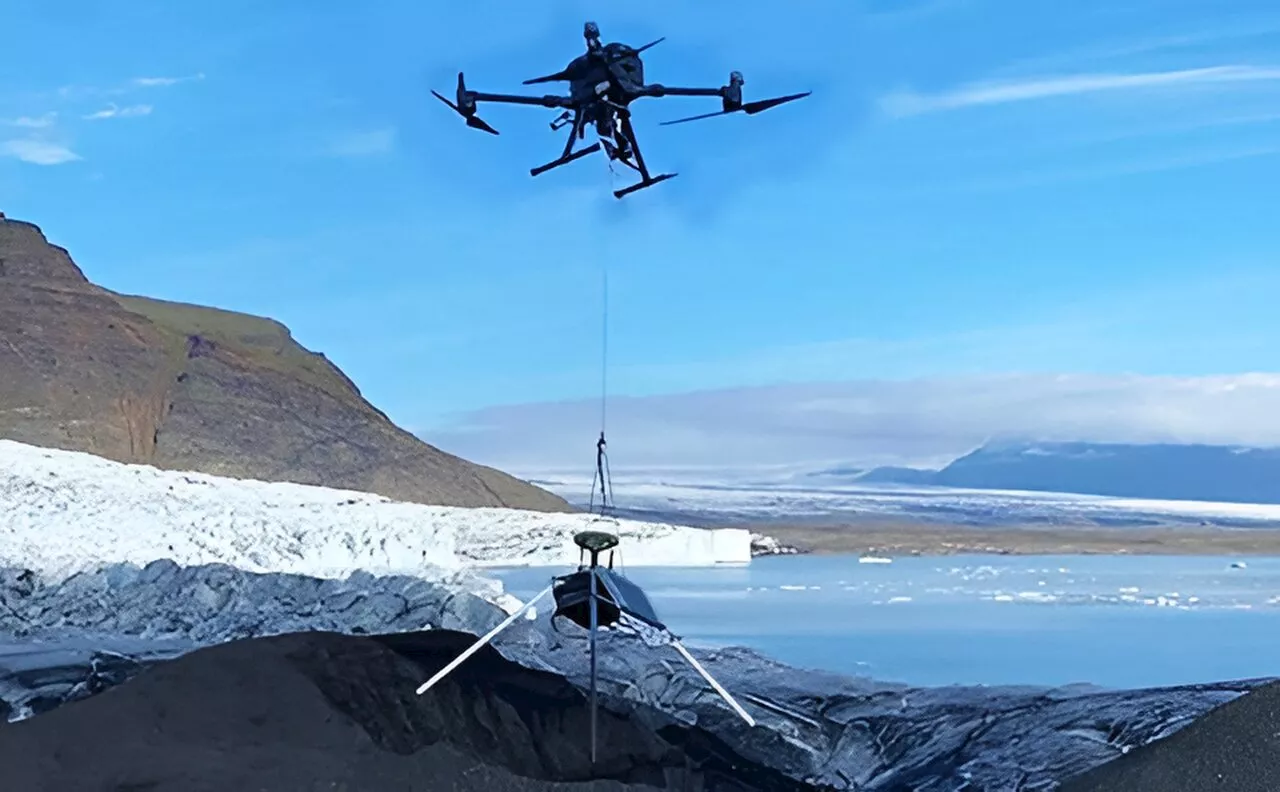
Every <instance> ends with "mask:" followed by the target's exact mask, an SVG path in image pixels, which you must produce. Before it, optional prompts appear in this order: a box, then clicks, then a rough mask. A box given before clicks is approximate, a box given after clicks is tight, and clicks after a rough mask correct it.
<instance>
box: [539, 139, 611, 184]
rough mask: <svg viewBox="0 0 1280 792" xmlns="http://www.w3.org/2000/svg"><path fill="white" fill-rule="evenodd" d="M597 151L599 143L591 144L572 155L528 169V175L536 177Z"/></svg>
mask: <svg viewBox="0 0 1280 792" xmlns="http://www.w3.org/2000/svg"><path fill="white" fill-rule="evenodd" d="M599 150H600V144H599V143H592V144H591V145H590V146H587V147H586V148H582V149H578V150H577V151H575V152H573V153H572V154H565V155H564V156H563V157H561V158H560V159H555V160H552V161H551V162H548V163H547V164H546V165H539V166H538V167H536V168H530V169H529V175H530V176H537V175H538V174H540V173H546V172H547V171H549V170H551V169H552V168H558V167H560V166H561V165H568V164H569V163H570V162H573V161H574V160H576V159H582V158H583V157H585V156H587V155H588V154H594V153H596V152H597V151H599Z"/></svg>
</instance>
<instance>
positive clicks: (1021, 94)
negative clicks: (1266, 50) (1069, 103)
mask: <svg viewBox="0 0 1280 792" xmlns="http://www.w3.org/2000/svg"><path fill="white" fill-rule="evenodd" d="M1257 81H1280V67H1258V66H1213V67H1208V68H1203V69H1182V70H1179V71H1163V72H1141V73H1135V74H1079V75H1073V76H1067V77H1043V78H1028V79H1019V80H1003V81H999V82H980V83H970V84H968V85H963V86H961V87H959V88H957V89H955V90H953V91H948V92H944V93H936V94H921V93H916V92H914V91H898V92H895V93H891V94H889V95H887V96H885V97H884V98H882V99H881V102H880V106H881V109H882V110H883V111H884V112H885V113H887V114H888V115H891V116H895V117H904V116H914V115H921V114H924V113H936V112H942V111H946V110H957V109H960V108H965V107H978V106H987V105H1000V104H1008V103H1011V102H1025V101H1031V100H1035V99H1048V98H1052V97H1061V96H1077V95H1081V94H1090V93H1099V92H1103V91H1124V90H1140V89H1147V88H1162V87H1173V86H1203V85H1215V84H1224V83H1239V82H1257Z"/></svg>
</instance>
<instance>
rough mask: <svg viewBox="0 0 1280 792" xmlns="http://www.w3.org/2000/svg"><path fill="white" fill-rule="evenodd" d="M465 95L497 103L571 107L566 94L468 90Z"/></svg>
mask: <svg viewBox="0 0 1280 792" xmlns="http://www.w3.org/2000/svg"><path fill="white" fill-rule="evenodd" d="M467 95H468V96H469V97H470V99H471V100H472V101H473V102H495V103H498V104H515V105H534V106H540V107H573V102H572V101H570V99H569V98H568V97H567V96H556V95H554V94H548V95H546V96H520V95H519V94H495V93H483V92H481V91H468V92H467Z"/></svg>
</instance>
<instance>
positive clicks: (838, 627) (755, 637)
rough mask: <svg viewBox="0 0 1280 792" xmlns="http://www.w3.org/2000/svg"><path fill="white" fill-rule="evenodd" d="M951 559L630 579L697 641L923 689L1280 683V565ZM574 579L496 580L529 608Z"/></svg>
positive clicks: (665, 573)
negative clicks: (544, 591)
mask: <svg viewBox="0 0 1280 792" xmlns="http://www.w3.org/2000/svg"><path fill="white" fill-rule="evenodd" d="M1238 561H1239V560H1238V559H1232V558H1225V557H1180V558H1179V557H1123V556H1029V557H1010V556H956V557H948V558H906V559H898V560H895V561H894V562H893V563H891V564H869V563H859V561H858V558H857V557H852V556H790V557H785V556H784V557H773V558H762V559H757V560H756V561H754V562H753V563H752V564H751V565H750V566H749V567H743V568H719V569H677V568H657V567H647V568H646V567H637V568H634V569H629V570H627V575H628V577H630V578H631V579H632V580H633V581H635V582H637V583H639V584H640V585H641V586H643V587H644V588H645V590H646V592H647V593H648V594H649V595H650V598H651V599H652V601H653V603H654V606H655V607H656V608H657V610H658V614H659V616H660V617H662V619H663V620H664V621H665V622H666V623H667V625H668V626H669V627H671V628H672V630H673V631H674V632H676V634H678V635H681V636H683V637H684V638H685V639H686V640H687V641H688V642H689V643H691V644H702V645H741V646H749V647H751V648H753V649H756V650H758V651H761V652H764V653H765V654H768V655H770V656H772V657H774V658H777V659H779V660H782V661H784V662H787V663H790V664H793V665H798V666H803V667H809V668H822V669H827V670H831V671H838V672H842V673H848V674H856V675H865V676H872V677H875V678H878V679H886V680H898V681H904V682H909V683H913V684H920V685H947V684H993V685H994V684H1051V685H1056V684H1067V683H1072V682H1092V683H1095V684H1100V685H1105V686H1111V687H1145V686H1153V685H1166V684H1181V683H1189V682H1204V681H1213V680H1222V679H1233V678H1246V677H1259V676H1280V558H1261V559H1245V560H1244V562H1245V568H1236V567H1233V566H1232V564H1233V563H1238ZM564 571H565V570H564V569H561V568H556V569H549V568H548V569H541V568H533V569H531V568H524V569H510V570H499V571H498V574H499V575H500V576H501V577H502V578H503V580H504V581H505V583H506V585H507V588H508V590H509V591H511V593H513V594H515V595H516V596H519V597H526V598H527V597H529V596H532V595H533V594H535V593H536V592H537V591H538V590H539V589H541V588H542V587H544V586H545V585H546V584H547V582H548V579H549V578H550V576H551V575H553V574H562V573H563V572H564Z"/></svg>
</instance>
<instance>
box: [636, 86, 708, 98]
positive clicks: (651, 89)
mask: <svg viewBox="0 0 1280 792" xmlns="http://www.w3.org/2000/svg"><path fill="white" fill-rule="evenodd" d="M640 90H641V94H642V95H644V96H654V97H661V96H724V94H725V88H724V87H720V88H681V87H679V86H673V85H659V84H657V83H654V84H653V85H646V86H644V87H643V88H642V89H640Z"/></svg>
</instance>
